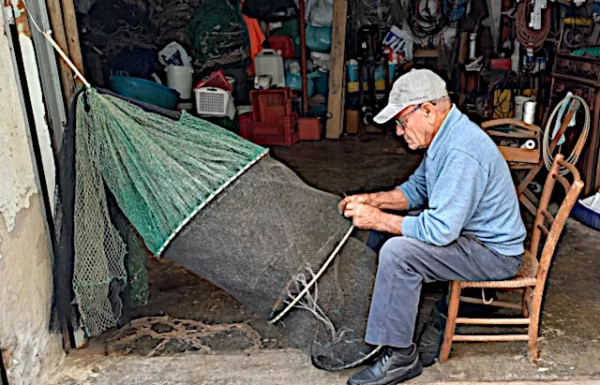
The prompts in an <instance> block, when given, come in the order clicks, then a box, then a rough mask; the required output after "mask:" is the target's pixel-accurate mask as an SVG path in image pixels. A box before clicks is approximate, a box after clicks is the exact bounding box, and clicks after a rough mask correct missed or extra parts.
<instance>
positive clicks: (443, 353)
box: [440, 281, 461, 364]
mask: <svg viewBox="0 0 600 385" xmlns="http://www.w3.org/2000/svg"><path fill="white" fill-rule="evenodd" d="M460 291H461V287H460V282H459V281H452V287H451V288H450V303H449V306H448V319H447V320H446V330H445V331H444V342H443V344H442V349H441V350H440V362H441V363H442V364H443V363H445V362H446V361H448V356H449V355H450V349H451V348H452V339H453V338H454V330H455V328H456V317H457V316H458V306H459V304H460Z"/></svg>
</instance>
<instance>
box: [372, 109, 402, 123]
mask: <svg viewBox="0 0 600 385" xmlns="http://www.w3.org/2000/svg"><path fill="white" fill-rule="evenodd" d="M404 108H406V106H398V105H395V104H388V105H387V106H385V107H384V109H383V110H381V111H380V112H379V113H378V114H377V115H375V117H374V118H373V120H374V121H375V123H377V124H384V123H386V122H387V121H389V120H390V119H391V118H393V117H394V116H396V115H397V114H398V113H399V112H400V111H402V110H403V109H404Z"/></svg>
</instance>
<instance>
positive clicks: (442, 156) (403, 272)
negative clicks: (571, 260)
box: [339, 70, 525, 385]
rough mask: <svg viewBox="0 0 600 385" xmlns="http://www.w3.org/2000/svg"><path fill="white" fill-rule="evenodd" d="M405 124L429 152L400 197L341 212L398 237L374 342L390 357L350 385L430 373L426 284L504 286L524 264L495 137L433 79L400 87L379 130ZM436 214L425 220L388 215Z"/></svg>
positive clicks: (384, 251) (355, 203)
mask: <svg viewBox="0 0 600 385" xmlns="http://www.w3.org/2000/svg"><path fill="white" fill-rule="evenodd" d="M393 117H395V118H396V124H397V126H396V132H397V134H398V135H400V136H404V138H405V140H406V142H407V144H408V146H409V147H410V148H411V149H412V150H416V149H427V152H426V154H425V157H424V159H423V161H422V162H421V164H420V166H419V167H418V169H417V170H416V171H415V173H414V174H413V175H412V176H411V177H410V178H409V179H408V181H407V182H405V183H403V184H402V185H400V186H398V188H396V189H394V190H392V191H385V192H379V193H374V194H358V195H352V196H348V197H346V198H345V199H343V200H342V201H341V202H340V204H339V209H340V212H342V213H343V214H344V215H345V216H346V217H348V218H352V221H353V223H354V225H355V226H356V227H358V228H361V229H371V230H376V231H380V232H386V233H390V234H393V235H395V236H394V237H392V238H391V239H389V240H388V241H387V242H386V243H385V244H384V245H383V247H382V248H381V251H380V253H379V265H378V270H377V278H376V282H375V288H374V292H373V298H372V300H371V309H370V313H369V320H368V325H367V332H366V338H365V339H366V342H367V343H369V344H373V345H384V346H385V347H386V351H387V353H386V354H384V355H383V356H382V357H381V358H380V359H379V360H378V361H377V362H376V363H375V364H373V365H372V366H369V367H366V368H364V369H363V370H361V371H359V372H357V373H355V374H354V375H353V376H351V377H350V379H349V380H348V384H349V385H359V384H360V385H389V384H397V383H399V382H402V381H405V380H408V379H410V378H413V377H415V376H418V375H419V374H420V373H421V370H422V369H421V368H422V366H421V363H420V362H419V355H418V353H417V349H416V346H415V344H414V343H413V334H414V331H415V322H416V317H417V310H418V304H419V295H420V292H421V285H422V283H423V282H433V281H449V280H473V281H484V280H502V279H507V278H511V277H513V276H514V275H515V274H516V273H517V272H518V270H519V268H520V266H521V263H522V260H523V252H524V248H523V240H524V239H525V226H524V225H523V221H522V219H521V216H520V213H519V203H518V200H517V195H516V191H515V187H514V184H513V181H512V179H511V176H510V173H509V169H508V166H507V164H506V161H505V160H504V158H503V157H502V155H501V154H500V151H499V150H498V148H497V147H496V145H495V144H494V142H493V141H492V140H491V139H490V138H489V137H488V135H487V134H486V133H485V132H484V131H483V130H481V129H480V128H479V127H478V126H477V125H476V124H474V123H473V122H471V121H470V120H469V119H468V118H467V117H466V116H465V115H464V114H462V113H461V112H460V111H459V110H458V109H457V108H456V106H453V105H452V104H451V103H450V100H449V98H448V93H447V91H446V83H445V82H444V81H443V80H442V79H441V78H440V77H439V76H437V75H436V74H435V73H433V72H432V71H429V70H413V71H410V72H408V73H407V74H405V75H403V76H402V77H400V78H399V79H398V80H397V81H396V82H395V83H394V86H393V89H392V91H391V93H390V98H389V104H388V105H387V106H386V107H385V108H384V109H383V110H382V111H381V112H380V113H379V114H378V115H377V116H376V117H375V121H376V122H377V123H385V122H387V121H388V120H390V119H391V118H393ZM426 202H428V205H427V208H426V209H425V210H424V211H422V212H421V213H420V214H419V215H418V216H406V217H403V216H400V215H394V214H390V213H387V212H384V211H383V210H386V209H387V210H395V211H405V210H412V209H415V208H419V207H423V206H424V205H425V204H426Z"/></svg>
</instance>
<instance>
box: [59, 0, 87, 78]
mask: <svg viewBox="0 0 600 385" xmlns="http://www.w3.org/2000/svg"><path fill="white" fill-rule="evenodd" d="M61 4H62V14H63V22H64V24H65V35H66V37H67V46H68V47H69V52H68V55H69V58H70V59H71V61H72V62H73V64H74V65H75V67H76V68H77V69H78V70H79V72H81V74H84V71H83V57H82V56H81V45H80V43H79V29H78V27H77V15H76V14H75V5H74V4H73V0H61ZM65 53H67V52H65Z"/></svg>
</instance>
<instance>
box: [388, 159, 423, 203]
mask: <svg viewBox="0 0 600 385" xmlns="http://www.w3.org/2000/svg"><path fill="white" fill-rule="evenodd" d="M426 159H427V158H423V161H422V162H421V164H420V165H419V167H418V168H417V169H416V170H415V172H414V173H413V174H412V175H411V176H410V177H409V178H408V180H407V181H406V182H404V183H402V184H401V185H399V186H397V187H396V188H397V189H399V190H401V191H402V192H403V193H404V195H405V196H406V199H407V200H408V209H409V210H413V209H416V208H419V207H423V205H424V204H425V201H426V200H427V182H426V179H425V161H426Z"/></svg>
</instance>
